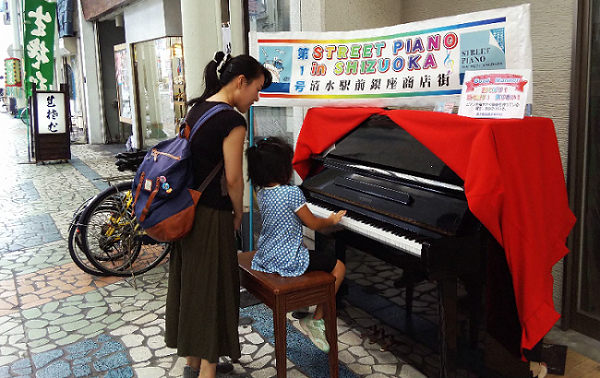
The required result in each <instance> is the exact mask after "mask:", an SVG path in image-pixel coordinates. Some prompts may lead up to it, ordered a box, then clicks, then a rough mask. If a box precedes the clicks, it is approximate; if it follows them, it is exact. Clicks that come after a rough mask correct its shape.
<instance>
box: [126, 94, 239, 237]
mask: <svg viewBox="0 0 600 378" xmlns="http://www.w3.org/2000/svg"><path fill="white" fill-rule="evenodd" d="M226 109H232V108H231V106H229V105H227V104H218V105H215V106H213V107H212V108H210V109H209V110H208V111H207V112H206V113H204V114H203V115H202V116H201V117H200V119H198V121H197V122H196V124H195V125H194V127H192V128H191V129H190V126H189V124H187V123H186V124H184V125H183V126H184V127H182V128H181V130H180V131H179V134H178V136H177V137H175V138H173V139H169V140H165V141H162V142H160V143H158V144H157V145H156V146H154V147H153V148H152V149H150V150H149V151H148V153H147V154H146V156H145V157H144V160H143V161H142V163H141V164H140V166H139V168H138V169H137V171H136V174H135V178H134V180H133V184H132V191H133V192H134V193H135V195H134V200H133V201H134V202H133V211H134V214H135V217H136V219H137V221H138V222H139V224H140V226H141V227H142V228H143V229H144V231H146V233H147V234H148V236H150V237H151V238H153V239H155V240H157V241H160V242H171V241H175V240H179V239H182V238H183V237H185V236H186V235H187V234H188V233H189V232H190V230H191V229H192V226H193V224H194V217H195V215H196V204H197V203H198V199H199V198H200V195H201V194H202V191H204V189H206V187H207V186H208V184H209V183H210V182H211V181H212V179H213V178H214V177H215V176H216V174H217V173H218V172H219V170H220V169H221V167H222V166H223V161H222V160H221V162H220V163H219V164H218V165H217V166H216V167H215V168H214V169H213V170H212V171H211V173H210V174H209V175H208V177H207V178H206V179H205V180H204V182H203V183H202V185H200V187H199V188H198V189H197V190H196V189H195V188H192V184H193V172H192V139H193V138H194V135H195V134H196V132H198V130H199V129H200V127H201V126H202V125H203V124H204V123H205V122H206V121H207V120H208V119H209V118H210V117H212V116H213V115H215V114H216V113H218V112H220V111H222V110H226Z"/></svg>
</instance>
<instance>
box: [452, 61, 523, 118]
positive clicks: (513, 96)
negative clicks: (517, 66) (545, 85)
mask: <svg viewBox="0 0 600 378" xmlns="http://www.w3.org/2000/svg"><path fill="white" fill-rule="evenodd" d="M530 85H531V70H493V71H467V72H466V75H465V82H464V85H463V93H462V96H461V98H460V105H459V108H458V114H459V115H462V116H467V117H471V118H523V117H524V116H525V105H526V103H527V102H526V101H527V94H528V91H529V86H530Z"/></svg>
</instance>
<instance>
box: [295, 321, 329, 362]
mask: <svg viewBox="0 0 600 378" xmlns="http://www.w3.org/2000/svg"><path fill="white" fill-rule="evenodd" d="M300 327H302V329H303V330H305V331H306V333H308V337H309V338H310V341H312V342H313V344H315V346H316V347H317V348H319V349H321V350H322V351H323V352H325V353H329V343H328V342H327V337H325V322H324V321H323V319H319V320H317V319H313V318H312V316H310V315H309V316H307V317H305V318H302V319H300Z"/></svg>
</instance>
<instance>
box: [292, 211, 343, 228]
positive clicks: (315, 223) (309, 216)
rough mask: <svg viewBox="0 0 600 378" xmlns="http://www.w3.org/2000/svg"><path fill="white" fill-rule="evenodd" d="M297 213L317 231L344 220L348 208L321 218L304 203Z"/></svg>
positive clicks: (309, 226) (305, 223)
mask: <svg viewBox="0 0 600 378" xmlns="http://www.w3.org/2000/svg"><path fill="white" fill-rule="evenodd" d="M296 214H298V217H300V220H302V223H304V225H305V226H306V227H308V228H310V229H311V230H315V231H317V230H321V229H323V228H326V227H329V226H333V225H334V224H337V223H339V221H340V220H342V217H343V216H344V215H346V210H342V211H338V212H337V213H331V215H330V216H329V217H328V218H320V217H316V216H315V215H314V214H313V213H312V211H310V209H309V208H308V206H306V205H304V206H302V207H300V209H298V211H296Z"/></svg>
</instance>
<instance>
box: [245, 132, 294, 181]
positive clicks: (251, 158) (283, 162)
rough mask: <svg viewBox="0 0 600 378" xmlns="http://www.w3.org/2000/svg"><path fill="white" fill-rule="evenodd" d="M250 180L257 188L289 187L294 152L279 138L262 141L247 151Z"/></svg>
mask: <svg viewBox="0 0 600 378" xmlns="http://www.w3.org/2000/svg"><path fill="white" fill-rule="evenodd" d="M246 157H247V158H248V180H251V181H252V185H255V186H262V187H265V186H269V185H272V184H280V185H287V184H288V183H289V182H290V180H291V178H292V158H293V157H294V150H293V149H292V146H290V145H289V144H288V143H287V142H286V141H285V140H283V139H281V138H278V137H268V138H264V139H260V140H259V141H258V142H256V144H255V145H254V146H251V147H249V148H248V149H247V150H246Z"/></svg>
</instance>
